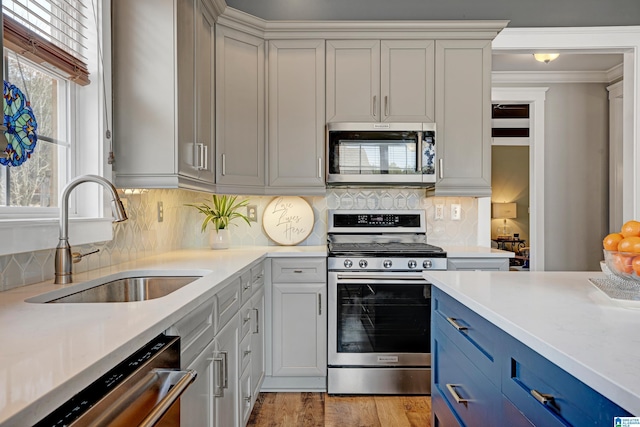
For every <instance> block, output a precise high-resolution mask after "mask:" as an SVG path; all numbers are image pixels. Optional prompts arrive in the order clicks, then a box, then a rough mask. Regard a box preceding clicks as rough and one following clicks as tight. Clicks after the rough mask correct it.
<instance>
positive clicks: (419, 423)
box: [247, 393, 431, 427]
mask: <svg viewBox="0 0 640 427" xmlns="http://www.w3.org/2000/svg"><path fill="white" fill-rule="evenodd" d="M430 425H431V397H430V396H329V395H327V394H326V393H260V396H258V399H257V401H256V404H255V406H254V408H253V412H252V413H251V417H250V418H249V423H248V424H247V426H253V427H281V426H284V427H338V426H340V427H428V426H430Z"/></svg>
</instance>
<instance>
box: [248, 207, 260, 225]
mask: <svg viewBox="0 0 640 427" xmlns="http://www.w3.org/2000/svg"><path fill="white" fill-rule="evenodd" d="M247 218H249V221H251V222H258V207H257V206H256V205H247Z"/></svg>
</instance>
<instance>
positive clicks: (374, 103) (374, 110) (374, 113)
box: [373, 95, 377, 117]
mask: <svg viewBox="0 0 640 427" xmlns="http://www.w3.org/2000/svg"><path fill="white" fill-rule="evenodd" d="M376 105H377V104H376V95H373V117H376Z"/></svg>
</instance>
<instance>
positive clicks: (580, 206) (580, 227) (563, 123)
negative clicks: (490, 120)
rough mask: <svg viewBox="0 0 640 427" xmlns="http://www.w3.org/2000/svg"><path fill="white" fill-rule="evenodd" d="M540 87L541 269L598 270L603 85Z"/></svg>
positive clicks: (604, 197) (603, 207)
mask: <svg viewBox="0 0 640 427" xmlns="http://www.w3.org/2000/svg"><path fill="white" fill-rule="evenodd" d="M495 86H498V85H495ZM499 86H506V85H499ZM527 86H535V85H527ZM544 86H545V87H548V88H549V90H548V91H547V92H546V101H545V144H544V145H545V156H544V165H545V168H544V188H545V192H544V218H545V226H544V241H545V254H544V258H545V270H551V271H562V270H568V271H582V270H599V269H600V267H599V262H600V260H601V259H602V238H603V237H604V236H605V235H606V234H607V233H608V185H609V184H608V183H609V175H608V171H609V169H608V149H609V148H608V138H609V136H608V131H609V128H608V117H609V115H608V92H607V90H606V85H605V84H600V83H566V84H545V85H544ZM539 178H540V177H537V178H536V179H539Z"/></svg>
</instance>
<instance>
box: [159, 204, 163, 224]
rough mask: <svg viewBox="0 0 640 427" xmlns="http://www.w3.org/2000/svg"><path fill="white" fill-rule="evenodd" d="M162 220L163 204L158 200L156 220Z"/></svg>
mask: <svg viewBox="0 0 640 427" xmlns="http://www.w3.org/2000/svg"><path fill="white" fill-rule="evenodd" d="M162 221H164V205H163V204H162V202H158V222H162Z"/></svg>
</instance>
